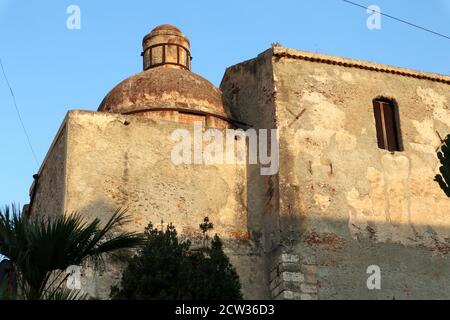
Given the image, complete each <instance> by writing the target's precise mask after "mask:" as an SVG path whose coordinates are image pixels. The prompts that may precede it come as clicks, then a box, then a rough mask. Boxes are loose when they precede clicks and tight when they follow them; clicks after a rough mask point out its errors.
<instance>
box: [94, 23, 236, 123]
mask: <svg viewBox="0 0 450 320" xmlns="http://www.w3.org/2000/svg"><path fill="white" fill-rule="evenodd" d="M143 48H144V52H143V54H142V55H143V57H144V71H143V72H141V73H139V74H136V75H134V76H132V77H130V78H128V79H126V80H124V81H122V82H121V83H119V84H118V85H117V86H116V87H115V88H114V89H112V90H111V91H110V92H109V93H108V94H107V95H106V97H105V98H104V99H103V101H102V103H101V104H100V107H99V109H98V111H102V112H111V113H120V114H138V115H139V114H145V116H147V117H151V113H152V112H155V113H154V115H155V117H158V114H160V113H161V112H166V113H167V112H170V111H172V112H182V113H183V114H189V113H191V114H193V115H204V116H209V117H215V118H217V119H218V120H220V121H226V122H230V121H231V120H230V113H229V112H228V111H227V110H225V107H224V104H223V103H222V92H221V91H220V90H219V89H218V88H216V87H215V86H214V85H213V84H212V83H210V82H209V81H208V80H206V79H204V78H202V77H201V76H199V75H197V74H195V73H193V72H191V71H190V67H191V64H190V61H191V56H190V51H189V50H190V43H189V40H188V39H187V38H186V37H185V36H184V35H183V34H182V33H181V31H180V30H179V29H178V28H176V27H174V26H171V25H161V26H158V27H156V28H155V29H153V30H152V31H151V32H150V33H149V34H148V35H146V36H145V37H144V40H143Z"/></svg>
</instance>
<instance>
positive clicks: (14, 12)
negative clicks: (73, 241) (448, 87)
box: [0, 0, 450, 205]
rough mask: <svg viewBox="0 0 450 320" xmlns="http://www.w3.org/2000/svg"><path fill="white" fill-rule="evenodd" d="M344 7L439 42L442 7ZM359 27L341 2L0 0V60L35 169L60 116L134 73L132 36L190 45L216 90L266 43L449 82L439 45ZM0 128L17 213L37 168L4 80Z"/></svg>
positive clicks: (433, 1)
mask: <svg viewBox="0 0 450 320" xmlns="http://www.w3.org/2000/svg"><path fill="white" fill-rule="evenodd" d="M355 1H356V2H359V3H361V4H363V5H366V6H368V5H372V4H376V5H378V6H379V7H380V8H381V10H382V11H383V12H385V13H388V14H391V15H394V16H397V17H400V18H403V19H406V20H409V21H412V22H414V23H417V24H420V25H423V26H425V27H427V28H430V29H433V30H436V31H438V32H441V33H445V34H450V24H449V21H450V0H430V1H425V0H420V1H419V0H395V1H393V0H370V1H367V0H355ZM71 4H75V5H78V6H79V7H80V9H81V30H68V29H67V28H66V20H67V18H68V16H69V15H68V14H67V13H66V10H67V7H68V6H69V5H71ZM367 17H368V14H367V13H366V12H365V11H364V10H363V9H360V8H356V7H353V6H350V5H348V4H346V3H344V2H343V1H342V0H279V1H267V0H258V1H256V0H247V1H242V0H227V1H220V2H219V1H214V2H213V1H211V0H209V1H206V0H192V1H186V0H183V1H178V0H172V1H170V2H167V1H150V0H127V1H106V0H95V1H93V0H72V1H65V0H40V1H38V0H14V1H13V0H0V57H1V59H2V60H3V63H4V66H5V69H6V73H7V75H8V77H9V81H10V83H11V85H12V87H13V90H14V92H15V95H16V97H17V102H18V105H19V107H20V109H21V112H22V115H23V120H24V122H25V125H26V127H27V129H28V131H29V133H30V136H31V140H32V144H33V146H34V149H35V150H36V153H37V156H38V158H39V161H42V160H43V158H44V157H45V154H46V152H47V150H48V148H49V146H50V144H51V142H52V140H53V138H54V136H55V134H56V132H57V130H58V128H59V126H60V124H61V121H62V120H63V118H64V116H65V114H66V112H67V110H69V109H85V110H96V109H97V107H98V105H99V104H100V102H101V100H102V98H103V97H104V96H105V95H106V93H107V92H108V91H109V90H110V89H111V88H113V87H114V86H115V85H116V84H117V83H118V82H120V81H121V80H123V79H124V78H126V77H128V76H130V75H132V74H135V73H138V72H140V71H141V68H142V62H141V57H140V52H141V40H142V37H143V36H144V35H145V34H146V33H147V32H149V31H150V30H151V29H152V28H153V27H154V26H156V25H159V24H162V23H171V24H174V25H177V26H178V27H179V28H180V29H181V30H182V31H183V32H184V33H185V34H186V35H188V36H189V38H190V39H191V44H192V47H191V49H192V55H193V57H194V60H193V71H194V72H196V73H199V74H200V75H202V76H204V77H206V78H207V79H209V80H210V81H212V82H213V83H214V84H215V85H218V84H219V83H220V80H221V78H222V76H223V73H224V70H225V68H226V67H228V66H230V65H233V64H235V63H238V62H240V61H243V60H247V59H250V58H253V57H255V56H256V55H257V54H258V53H260V52H262V51H264V50H265V49H267V48H269V47H270V45H271V43H272V42H280V43H281V44H282V45H283V46H285V47H292V48H296V49H302V50H307V51H316V52H321V53H326V54H332V55H337V56H344V57H350V58H357V59H362V60H369V61H376V62H380V63H386V64H390V65H397V66H404V67H409V68H413V69H420V70H424V71H430V72H437V73H442V74H450V40H446V39H443V38H439V37H436V36H433V35H431V34H429V33H426V32H423V31H420V30H416V29H413V28H411V27H409V26H406V25H403V24H400V23H398V22H394V21H392V20H389V19H387V18H383V19H382V29H381V30H368V29H367V28H366V20H367ZM0 119H1V122H2V124H1V126H0V147H1V150H2V156H1V157H0V205H5V204H10V203H20V204H24V203H27V202H28V201H29V199H28V189H29V186H30V184H31V182H32V175H33V174H34V173H36V172H37V170H38V168H37V165H36V163H35V161H34V159H33V156H32V154H31V152H30V149H29V148H28V146H27V144H26V137H25V136H24V133H23V132H22V129H21V127H20V123H19V122H18V119H17V116H16V113H15V110H14V107H13V104H12V100H11V97H10V94H9V91H8V88H7V86H6V83H5V81H4V80H3V78H0ZM98 165H99V166H101V163H99V164H98Z"/></svg>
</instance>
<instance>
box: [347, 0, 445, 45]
mask: <svg viewBox="0 0 450 320" xmlns="http://www.w3.org/2000/svg"><path fill="white" fill-rule="evenodd" d="M342 1H344V2H346V3H348V4H351V5H354V6H356V7H360V8H363V9H366V10H370V11H373V12H376V13H379V14H381V15H382V16H385V17H388V18H390V19H393V20H396V21H398V22H401V23H404V24H407V25H409V26H411V27H414V28H417V29H420V30H422V31H426V32H429V33H432V34H434V35H436V36H439V37H442V38H445V39H447V40H450V36H446V35H445V34H442V33H439V32H436V31H433V30H430V29H427V28H424V27H421V26H419V25H417V24H415V23H412V22H409V21H406V20H403V19H400V18H397V17H394V16H391V15H389V14H386V13H382V12H380V11H377V10H373V9H371V8H369V7H366V6H364V5H362V4H359V3H356V2H352V1H349V0H342Z"/></svg>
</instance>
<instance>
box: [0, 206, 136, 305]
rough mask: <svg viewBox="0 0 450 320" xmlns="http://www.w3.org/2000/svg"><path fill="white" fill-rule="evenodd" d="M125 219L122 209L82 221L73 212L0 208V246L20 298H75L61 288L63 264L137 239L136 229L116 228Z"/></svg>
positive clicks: (94, 257)
mask: <svg viewBox="0 0 450 320" xmlns="http://www.w3.org/2000/svg"><path fill="white" fill-rule="evenodd" d="M128 221H129V219H128V217H127V216H126V215H125V211H123V210H117V211H116V212H114V213H113V215H112V217H111V219H109V221H108V222H107V223H106V224H105V225H104V226H103V227H102V226H101V221H100V220H99V219H94V221H92V222H90V223H87V222H85V221H84V220H83V218H82V216H81V215H80V214H77V213H75V214H71V215H64V216H60V217H56V218H50V219H49V218H45V217H43V216H39V217H27V216H25V215H23V214H21V212H20V211H19V210H18V209H17V208H16V207H15V206H13V207H12V209H10V208H9V207H6V208H5V209H4V210H0V252H2V253H3V254H4V255H6V256H8V257H9V258H10V259H11V261H12V262H13V268H14V271H15V273H16V275H17V279H18V287H19V290H18V291H19V293H20V298H23V299H27V300H40V299H58V298H77V297H78V298H80V296H79V295H78V293H76V292H69V291H67V289H66V288H65V286H64V284H65V281H66V280H67V277H68V276H69V275H66V276H65V270H66V269H67V268H68V267H70V266H81V265H83V264H84V263H86V262H88V261H89V260H90V261H94V262H98V261H100V260H101V259H102V258H103V257H104V256H105V255H107V254H110V253H112V252H114V251H117V250H120V249H131V248H135V247H137V246H138V245H140V243H141V242H142V237H141V236H140V235H138V234H136V233H126V232H117V227H120V226H122V225H123V224H124V223H127V222H128Z"/></svg>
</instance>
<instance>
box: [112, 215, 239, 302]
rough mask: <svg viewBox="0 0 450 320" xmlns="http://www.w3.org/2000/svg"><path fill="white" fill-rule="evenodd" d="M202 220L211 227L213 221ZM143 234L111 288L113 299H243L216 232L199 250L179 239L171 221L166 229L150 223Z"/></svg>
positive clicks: (237, 280)
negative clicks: (143, 236)
mask: <svg viewBox="0 0 450 320" xmlns="http://www.w3.org/2000/svg"><path fill="white" fill-rule="evenodd" d="M204 222H205V223H206V224H208V228H207V230H210V228H211V227H212V224H209V220H208V221H206V220H205V221H204ZM206 224H203V226H204V227H206V226H207V225H206ZM202 230H203V231H204V232H205V230H204V229H202ZM145 235H146V243H145V245H144V247H143V248H142V249H140V251H139V252H138V254H137V255H136V256H134V257H133V258H132V259H131V260H130V261H129V263H128V266H127V268H126V269H125V271H124V273H123V275H122V281H121V284H120V286H119V287H117V286H116V287H113V288H112V289H111V298H112V299H113V300H219V299H231V300H236V299H242V295H241V285H240V283H239V277H238V275H237V273H236V271H235V269H234V268H233V266H232V265H231V264H230V261H229V259H228V257H227V256H226V255H225V253H224V251H223V245H222V241H221V240H220V238H219V237H218V236H217V235H216V236H215V237H214V238H213V239H212V240H211V242H210V246H206V247H205V246H204V247H203V248H201V249H198V250H193V249H191V242H190V241H180V240H179V239H178V235H177V231H176V229H175V227H174V226H173V225H172V224H169V225H168V226H167V228H166V229H165V230H158V229H157V228H154V227H153V226H152V225H151V224H150V225H149V226H148V227H147V228H146V230H145Z"/></svg>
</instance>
